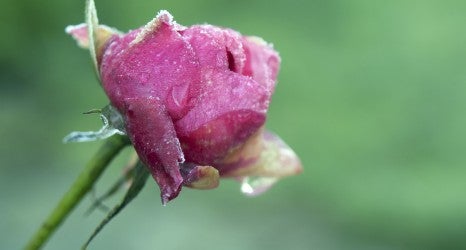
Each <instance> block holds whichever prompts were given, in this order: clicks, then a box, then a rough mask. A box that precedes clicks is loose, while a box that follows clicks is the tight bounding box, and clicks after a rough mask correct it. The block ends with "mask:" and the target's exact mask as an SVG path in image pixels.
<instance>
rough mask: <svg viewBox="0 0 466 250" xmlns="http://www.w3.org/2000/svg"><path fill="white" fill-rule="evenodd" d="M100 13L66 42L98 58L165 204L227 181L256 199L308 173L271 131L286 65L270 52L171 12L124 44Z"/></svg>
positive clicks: (115, 103) (131, 34) (125, 37)
mask: <svg viewBox="0 0 466 250" xmlns="http://www.w3.org/2000/svg"><path fill="white" fill-rule="evenodd" d="M91 5H92V4H91ZM92 7H93V6H91V9H90V10H89V11H88V13H89V14H88V22H87V24H82V25H77V26H70V27H68V28H67V32H68V33H69V34H71V35H72V36H73V37H74V38H75V39H76V40H77V41H78V43H79V44H80V45H81V46H82V47H88V48H89V49H90V50H91V55H93V60H94V62H95V63H96V67H97V71H98V73H99V77H100V80H101V84H102V87H103V89H104V91H105V93H106V94H107V96H108V97H109V99H110V102H111V105H112V106H113V107H115V108H116V110H117V111H118V113H119V114H121V116H122V118H123V121H124V124H125V125H124V130H125V133H126V134H127V135H128V137H129V138H130V140H131V142H132V144H133V145H134V148H135V149H136V152H137V154H138V156H139V158H140V159H141V161H142V162H144V164H145V165H146V166H147V167H148V169H149V170H150V172H151V174H152V176H153V178H154V179H155V181H156V182H157V184H158V185H159V187H160V190H161V198H162V202H163V203H164V204H165V203H166V202H168V201H169V200H171V199H173V198H175V197H176V196H177V195H178V194H179V192H180V190H181V186H182V185H185V186H188V187H193V188H201V189H205V188H214V187H216V186H217V185H218V178H219V176H224V177H233V178H236V179H237V180H240V181H243V186H242V190H243V192H245V193H247V194H252V195H254V194H258V193H261V192H262V191H264V190H265V189H267V188H268V187H269V186H270V185H271V184H272V183H274V182H275V181H276V180H278V179H279V178H281V177H283V176H288V175H294V174H297V173H299V172H300V171H301V164H300V161H299V159H298V157H297V156H296V154H295V153H294V152H293V151H292V150H291V149H290V148H289V147H288V146H287V145H286V144H284V143H283V142H282V141H281V140H280V139H279V138H278V137H277V136H276V135H273V134H271V133H270V132H266V131H265V130H264V129H263V126H264V123H265V120H266V114H267V109H268V107H269V102H270V99H271V95H272V93H273V91H274V87H275V83H276V78H277V74H278V70H279V65H280V57H279V56H278V54H277V52H276V51H275V50H274V49H273V48H272V46H271V45H269V44H267V43H266V42H264V41H263V40H262V39H260V38H257V37H247V36H242V35H241V34H240V33H238V32H236V31H233V30H231V29H226V28H220V27H216V26H211V25H194V26H191V27H184V26H181V25H178V24H177V23H176V22H175V21H174V20H173V17H172V16H171V15H170V13H168V12H167V11H160V12H159V13H158V15H157V16H156V17H155V18H154V19H153V20H152V21H150V22H149V23H148V24H147V25H145V26H144V27H142V28H139V29H136V30H133V31H130V32H129V33H126V34H123V33H120V32H118V31H116V30H114V29H112V28H109V27H107V26H104V25H98V24H97V17H96V15H95V12H94V10H93V9H92ZM92 51H93V52H92Z"/></svg>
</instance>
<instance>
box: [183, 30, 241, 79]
mask: <svg viewBox="0 0 466 250" xmlns="http://www.w3.org/2000/svg"><path fill="white" fill-rule="evenodd" d="M183 37H184V38H185V39H187V40H188V41H189V43H190V44H191V46H193V48H194V50H195V51H196V54H197V55H198V56H199V64H200V65H201V67H202V68H203V69H204V70H205V69H216V70H231V71H233V72H241V71H242V70H243V67H244V62H245V60H246V55H245V54H244V50H243V44H242V41H241V35H240V34H239V33H238V32H236V31H233V30H230V29H222V28H219V27H215V26H212V25H194V26H192V27H189V28H188V29H186V30H185V31H184V32H183Z"/></svg>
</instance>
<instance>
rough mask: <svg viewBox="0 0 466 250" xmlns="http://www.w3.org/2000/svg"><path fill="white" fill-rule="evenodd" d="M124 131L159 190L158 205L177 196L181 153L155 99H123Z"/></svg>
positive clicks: (165, 116)
mask: <svg viewBox="0 0 466 250" xmlns="http://www.w3.org/2000/svg"><path fill="white" fill-rule="evenodd" d="M125 104H126V105H125V109H124V112H123V113H124V114H125V120H126V131H127V133H128V136H129V138H130V139H131V142H132V143H133V145H134V148H135V149H136V152H137V153H138V155H139V157H140V159H141V161H142V162H144V164H146V166H148V168H149V170H150V172H151V174H152V176H153V177H154V179H155V181H156V182H157V184H158V185H159V187H160V190H161V198H162V203H163V204H166V203H167V202H168V201H170V200H172V199H174V198H175V197H176V196H178V193H179V192H180V190H181V184H182V182H183V178H182V176H181V173H180V169H179V164H180V163H183V162H184V156H183V152H182V151H181V148H180V143H179V141H178V138H177V137H176V132H175V129H174V126H173V122H172V121H171V119H170V117H169V116H168V113H167V111H166V110H165V107H164V106H163V104H162V103H161V102H160V100H158V99H157V98H130V99H129V98H127V99H125Z"/></svg>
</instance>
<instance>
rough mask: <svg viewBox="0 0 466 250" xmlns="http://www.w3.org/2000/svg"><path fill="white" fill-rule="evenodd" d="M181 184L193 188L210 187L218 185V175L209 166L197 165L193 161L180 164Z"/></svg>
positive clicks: (215, 170)
mask: <svg viewBox="0 0 466 250" xmlns="http://www.w3.org/2000/svg"><path fill="white" fill-rule="evenodd" d="M181 174H182V175H183V179H184V180H183V186H187V187H190V188H195V189H212V188H216V187H218V184H219V179H220V175H219V173H218V170H217V169H215V168H213V167H211V166H199V165H196V164H193V163H183V164H181Z"/></svg>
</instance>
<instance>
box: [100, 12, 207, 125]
mask: <svg viewBox="0 0 466 250" xmlns="http://www.w3.org/2000/svg"><path fill="white" fill-rule="evenodd" d="M163 13H165V12H161V14H159V15H158V16H157V18H156V19H155V21H152V22H151V23H149V24H148V25H146V27H145V28H143V29H139V30H135V31H133V32H131V33H129V34H127V35H125V36H123V37H114V38H113V39H112V40H111V41H110V42H109V43H108V45H107V47H106V49H105V52H104V55H103V58H102V64H101V68H100V71H101V75H102V82H103V86H104V89H105V91H106V93H107V95H108V96H109V98H110V100H111V101H112V103H114V105H115V106H116V107H120V106H121V100H122V99H123V98H125V97H138V96H153V97H158V98H160V99H161V100H162V102H163V103H164V104H165V106H166V109H167V110H168V112H169V114H170V116H171V117H172V118H173V119H174V120H177V119H179V118H181V117H182V116H183V115H185V114H186V112H187V111H188V110H189V109H190V107H191V104H192V100H193V98H194V97H195V96H197V95H198V92H199V86H198V85H199V84H200V73H199V68H198V61H197V59H196V57H195V53H194V51H193V50H192V48H191V47H190V45H189V44H188V43H187V42H186V41H185V40H184V39H183V38H182V37H181V35H180V34H179V33H178V32H177V31H176V30H175V28H176V27H175V26H174V22H172V20H171V18H170V17H168V16H167V15H168V14H167V13H168V12H166V13H165V14H163ZM134 41H137V42H134Z"/></svg>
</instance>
